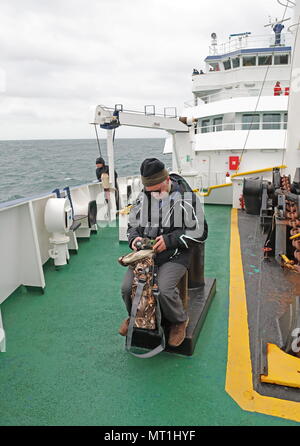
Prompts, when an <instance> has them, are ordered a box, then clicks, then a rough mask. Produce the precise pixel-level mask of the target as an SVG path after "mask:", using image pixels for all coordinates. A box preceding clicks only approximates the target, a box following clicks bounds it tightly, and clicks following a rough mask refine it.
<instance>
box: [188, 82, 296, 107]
mask: <svg viewBox="0 0 300 446" xmlns="http://www.w3.org/2000/svg"><path fill="white" fill-rule="evenodd" d="M289 87H290V84H286V85H281V89H282V92H283V94H281V95H279V96H288V95H285V89H286V88H289ZM259 95H260V89H259V88H255V89H252V88H251V89H250V88H241V89H240V88H236V89H229V90H228V91H224V90H223V91H219V92H218V93H213V94H209V95H206V96H198V97H197V100H198V105H199V100H201V101H202V102H204V103H205V104H209V103H211V102H217V101H221V100H223V99H235V98H239V97H242V98H243V97H246V98H249V97H257V96H259ZM261 96H268V97H269V96H272V97H273V96H274V88H272V87H271V88H270V87H266V88H264V89H263V91H262V93H261ZM276 97H277V96H276ZM189 102H192V101H189ZM189 102H186V103H185V104H187V105H188V104H189ZM201 105H202V104H201Z"/></svg>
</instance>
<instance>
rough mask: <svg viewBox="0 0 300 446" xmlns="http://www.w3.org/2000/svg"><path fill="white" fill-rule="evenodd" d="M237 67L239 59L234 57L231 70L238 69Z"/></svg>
mask: <svg viewBox="0 0 300 446" xmlns="http://www.w3.org/2000/svg"><path fill="white" fill-rule="evenodd" d="M239 66H240V58H239V57H235V58H234V59H232V68H239Z"/></svg>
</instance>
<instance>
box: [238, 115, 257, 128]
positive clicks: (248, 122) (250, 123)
mask: <svg viewBox="0 0 300 446" xmlns="http://www.w3.org/2000/svg"><path fill="white" fill-rule="evenodd" d="M259 120H260V118H259V114H254V113H247V114H246V115H242V130H259Z"/></svg>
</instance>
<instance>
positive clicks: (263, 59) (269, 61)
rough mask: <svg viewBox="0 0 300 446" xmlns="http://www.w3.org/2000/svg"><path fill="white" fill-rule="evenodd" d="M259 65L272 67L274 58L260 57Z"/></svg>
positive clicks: (268, 56)
mask: <svg viewBox="0 0 300 446" xmlns="http://www.w3.org/2000/svg"><path fill="white" fill-rule="evenodd" d="M258 65H272V56H271V55H267V56H258Z"/></svg>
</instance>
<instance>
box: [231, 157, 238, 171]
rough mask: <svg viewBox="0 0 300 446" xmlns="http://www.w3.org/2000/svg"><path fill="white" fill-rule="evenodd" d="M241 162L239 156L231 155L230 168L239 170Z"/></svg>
mask: <svg viewBox="0 0 300 446" xmlns="http://www.w3.org/2000/svg"><path fill="white" fill-rule="evenodd" d="M239 162H240V157H239V156H230V157H229V170H238V168H239Z"/></svg>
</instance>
